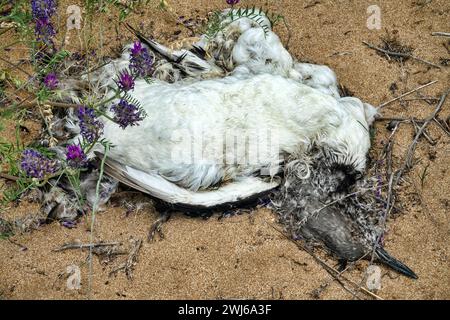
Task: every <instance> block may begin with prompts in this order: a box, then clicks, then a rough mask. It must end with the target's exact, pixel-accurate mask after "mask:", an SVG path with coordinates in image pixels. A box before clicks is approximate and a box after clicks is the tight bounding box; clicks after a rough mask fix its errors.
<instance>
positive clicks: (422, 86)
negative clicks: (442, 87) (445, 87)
mask: <svg viewBox="0 0 450 320" xmlns="http://www.w3.org/2000/svg"><path fill="white" fill-rule="evenodd" d="M436 82H438V80H434V81H431V82H428V83H426V84H423V85H421V86H419V87H417V88H415V89H413V90H411V91H408V92H406V93H403V94H401V95H399V96H398V97H397V98H394V99H392V100H389V101H387V102H384V103H382V104H380V105H379V106H378V109H381V108H384V107H385V106H387V105H388V104H391V103H392V102H394V101H397V100H398V99H401V98H403V97H406V96H408V95H410V94H411V93H414V92H416V91H418V90H420V89H423V88H425V87H428V86H431V85H432V84H435V83H436Z"/></svg>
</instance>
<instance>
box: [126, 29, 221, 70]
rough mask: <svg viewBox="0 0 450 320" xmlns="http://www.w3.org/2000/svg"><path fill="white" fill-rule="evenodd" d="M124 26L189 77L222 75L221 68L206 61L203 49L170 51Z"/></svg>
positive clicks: (195, 47)
mask: <svg viewBox="0 0 450 320" xmlns="http://www.w3.org/2000/svg"><path fill="white" fill-rule="evenodd" d="M126 26H127V28H128V30H130V32H132V33H133V34H134V35H135V36H136V37H137V38H138V39H139V40H140V41H141V42H142V43H144V44H146V45H147V46H148V47H149V48H150V49H151V50H152V51H154V52H157V53H159V54H160V55H161V56H162V57H164V58H165V59H167V60H168V61H170V62H171V63H172V64H173V65H174V66H176V67H177V68H178V69H180V70H181V71H183V72H184V73H185V74H186V75H188V76H191V77H198V76H203V77H205V76H206V77H207V76H208V75H209V76H211V77H216V76H219V75H223V70H222V69H221V68H219V67H218V66H216V65H215V64H213V63H210V62H208V61H206V59H205V58H206V52H205V50H204V49H203V48H201V47H199V46H194V47H193V49H192V50H185V49H182V50H171V49H169V48H167V47H165V46H163V45H162V44H160V43H158V42H156V41H155V40H152V39H149V38H147V37H145V36H144V35H143V34H142V33H141V32H139V31H138V30H136V29H135V28H133V27H132V26H131V25H129V24H128V23H127V24H126Z"/></svg>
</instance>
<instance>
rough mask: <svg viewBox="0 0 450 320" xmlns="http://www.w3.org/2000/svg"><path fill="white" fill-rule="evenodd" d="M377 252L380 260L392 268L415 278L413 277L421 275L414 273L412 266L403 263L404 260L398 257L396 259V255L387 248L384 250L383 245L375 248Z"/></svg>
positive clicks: (416, 277)
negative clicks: (392, 254)
mask: <svg viewBox="0 0 450 320" xmlns="http://www.w3.org/2000/svg"><path fill="white" fill-rule="evenodd" d="M375 253H376V255H377V257H378V259H380V261H381V262H382V263H384V264H385V265H387V266H389V267H391V268H392V269H394V270H395V271H397V272H399V273H401V274H403V275H405V276H407V277H410V278H413V279H418V278H419V277H418V276H417V275H416V274H415V273H414V271H412V270H411V269H410V268H408V267H407V266H406V265H405V264H403V263H402V262H400V261H398V260H397V259H395V258H394V257H392V256H391V255H390V254H389V253H388V252H387V251H386V250H384V249H383V248H381V247H377V248H376V249H375Z"/></svg>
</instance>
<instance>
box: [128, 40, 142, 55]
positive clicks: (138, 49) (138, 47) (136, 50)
mask: <svg viewBox="0 0 450 320" xmlns="http://www.w3.org/2000/svg"><path fill="white" fill-rule="evenodd" d="M130 50H131V55H132V56H134V57H135V56H139V55H140V54H141V53H142V51H143V50H144V47H143V46H142V43H140V42H139V41H136V42H135V43H133V47H132V48H131V49H130Z"/></svg>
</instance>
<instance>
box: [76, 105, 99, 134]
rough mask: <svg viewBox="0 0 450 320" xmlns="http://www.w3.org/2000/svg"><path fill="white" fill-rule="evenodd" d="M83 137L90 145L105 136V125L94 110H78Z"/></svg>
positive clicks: (83, 107)
mask: <svg viewBox="0 0 450 320" xmlns="http://www.w3.org/2000/svg"><path fill="white" fill-rule="evenodd" d="M77 115H78V119H79V120H80V122H79V124H80V129H81V135H82V136H83V138H84V139H85V140H86V141H88V142H89V143H92V142H94V141H95V140H97V139H98V138H100V136H101V135H102V134H103V127H104V125H103V123H102V122H100V120H98V118H97V116H96V115H95V111H94V109H92V108H88V107H85V106H81V107H79V108H78V114H77Z"/></svg>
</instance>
